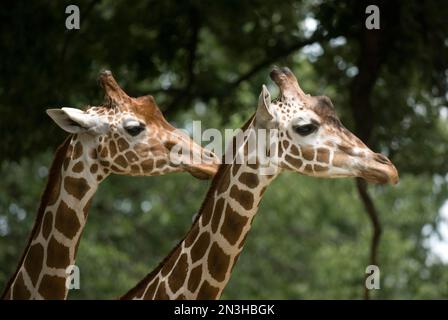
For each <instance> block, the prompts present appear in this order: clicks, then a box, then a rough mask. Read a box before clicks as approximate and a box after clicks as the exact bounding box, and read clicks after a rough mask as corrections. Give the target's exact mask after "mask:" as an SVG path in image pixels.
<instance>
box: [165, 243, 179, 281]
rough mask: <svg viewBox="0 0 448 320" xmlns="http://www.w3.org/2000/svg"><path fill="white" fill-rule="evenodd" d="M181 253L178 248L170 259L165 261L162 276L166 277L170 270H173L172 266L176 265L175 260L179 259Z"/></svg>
mask: <svg viewBox="0 0 448 320" xmlns="http://www.w3.org/2000/svg"><path fill="white" fill-rule="evenodd" d="M181 251H182V247H181V246H178V247H177V248H176V249H175V250H174V252H173V254H172V255H171V257H169V258H168V260H167V261H166V263H165V265H164V266H163V268H162V271H161V272H162V276H166V275H167V274H168V273H169V272H170V271H171V269H172V268H173V266H174V264H175V263H176V260H177V258H178V257H179V254H180V252H181Z"/></svg>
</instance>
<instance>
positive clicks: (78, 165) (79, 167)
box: [73, 161, 84, 173]
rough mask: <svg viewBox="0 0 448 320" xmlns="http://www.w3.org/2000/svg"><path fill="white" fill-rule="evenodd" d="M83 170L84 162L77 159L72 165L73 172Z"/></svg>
mask: <svg viewBox="0 0 448 320" xmlns="http://www.w3.org/2000/svg"><path fill="white" fill-rule="evenodd" d="M82 170H84V164H83V163H82V162H81V161H79V162H77V163H76V164H75V165H74V166H73V172H76V173H80V172H82Z"/></svg>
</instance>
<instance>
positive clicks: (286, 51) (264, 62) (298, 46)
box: [229, 33, 329, 90]
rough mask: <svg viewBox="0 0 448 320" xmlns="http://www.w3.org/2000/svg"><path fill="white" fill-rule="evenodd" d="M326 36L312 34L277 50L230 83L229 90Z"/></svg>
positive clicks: (326, 38)
mask: <svg viewBox="0 0 448 320" xmlns="http://www.w3.org/2000/svg"><path fill="white" fill-rule="evenodd" d="M328 39H329V37H328V36H324V35H322V34H320V33H319V34H314V35H313V36H312V37H310V38H308V39H305V40H302V41H299V42H297V43H295V44H293V45H291V46H289V47H286V48H283V49H279V50H276V51H275V54H273V55H271V56H269V57H266V58H264V59H263V60H262V61H260V62H258V63H257V64H255V65H254V66H253V67H252V68H250V69H249V71H247V72H245V73H243V74H242V75H241V76H240V77H239V78H238V79H236V80H235V81H233V82H232V83H230V85H229V89H230V90H233V89H235V88H236V87H238V86H239V85H240V84H241V83H242V82H243V81H246V80H248V79H250V78H251V77H253V76H254V75H255V74H257V73H258V72H259V71H260V70H261V69H263V68H265V67H267V66H269V65H270V64H272V63H274V62H275V61H277V60H278V59H281V58H284V57H287V56H289V55H290V54H292V53H293V52H294V51H297V50H300V49H301V48H303V47H305V46H307V45H310V44H313V43H315V42H320V41H323V40H328Z"/></svg>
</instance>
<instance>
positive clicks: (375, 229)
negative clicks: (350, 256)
mask: <svg viewBox="0 0 448 320" xmlns="http://www.w3.org/2000/svg"><path fill="white" fill-rule="evenodd" d="M376 4H378V5H380V7H381V10H380V11H381V13H382V20H381V23H382V25H381V29H380V30H367V29H364V30H363V31H362V32H361V34H360V38H359V43H360V55H359V57H358V63H357V66H358V70H359V73H358V74H357V75H356V76H355V77H354V78H353V81H352V85H351V90H350V106H351V110H352V115H353V118H354V120H355V133H356V134H357V135H358V136H359V137H360V138H361V140H363V141H364V142H365V143H366V144H367V145H369V144H370V139H371V137H372V131H373V128H374V125H375V124H374V118H375V117H374V113H373V110H372V105H371V102H370V97H371V95H372V91H373V87H374V85H375V82H376V81H377V79H378V76H379V72H380V69H381V66H382V65H383V63H384V61H385V59H386V57H387V55H388V52H389V50H390V49H389V48H390V46H388V45H385V44H387V43H390V42H391V41H392V39H391V34H390V33H387V31H385V30H387V29H388V28H387V27H386V28H385V25H387V22H388V21H387V20H389V19H393V17H395V16H396V15H394V11H395V10H397V7H396V3H395V2H394V1H376ZM367 5H368V3H367V2H366V1H364V2H362V3H359V7H358V9H360V11H359V12H360V13H359V17H360V21H359V23H364V21H363V19H364V15H363V14H362V13H363V10H364V9H365V8H366V6H367ZM383 13H385V15H383ZM356 187H357V190H358V194H359V197H360V198H361V201H362V203H363V205H364V208H365V211H366V213H367V215H368V217H369V219H370V222H371V225H372V238H371V244H370V255H369V264H370V265H378V248H379V244H380V237H381V222H380V219H379V214H378V211H377V209H376V208H375V204H374V202H373V200H372V198H371V196H370V195H369V192H368V189H367V183H366V182H365V181H364V180H361V179H356ZM367 276H368V275H366V277H367ZM363 288H364V299H366V300H368V299H370V291H369V290H368V289H367V288H366V286H365V282H364V283H363Z"/></svg>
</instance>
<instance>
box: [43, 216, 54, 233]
mask: <svg viewBox="0 0 448 320" xmlns="http://www.w3.org/2000/svg"><path fill="white" fill-rule="evenodd" d="M52 229H53V213H51V211H47V212H46V213H45V217H44V224H43V226H42V235H43V237H44V238H45V240H47V239H48V236H49V235H50V232H51V230H52Z"/></svg>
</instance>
